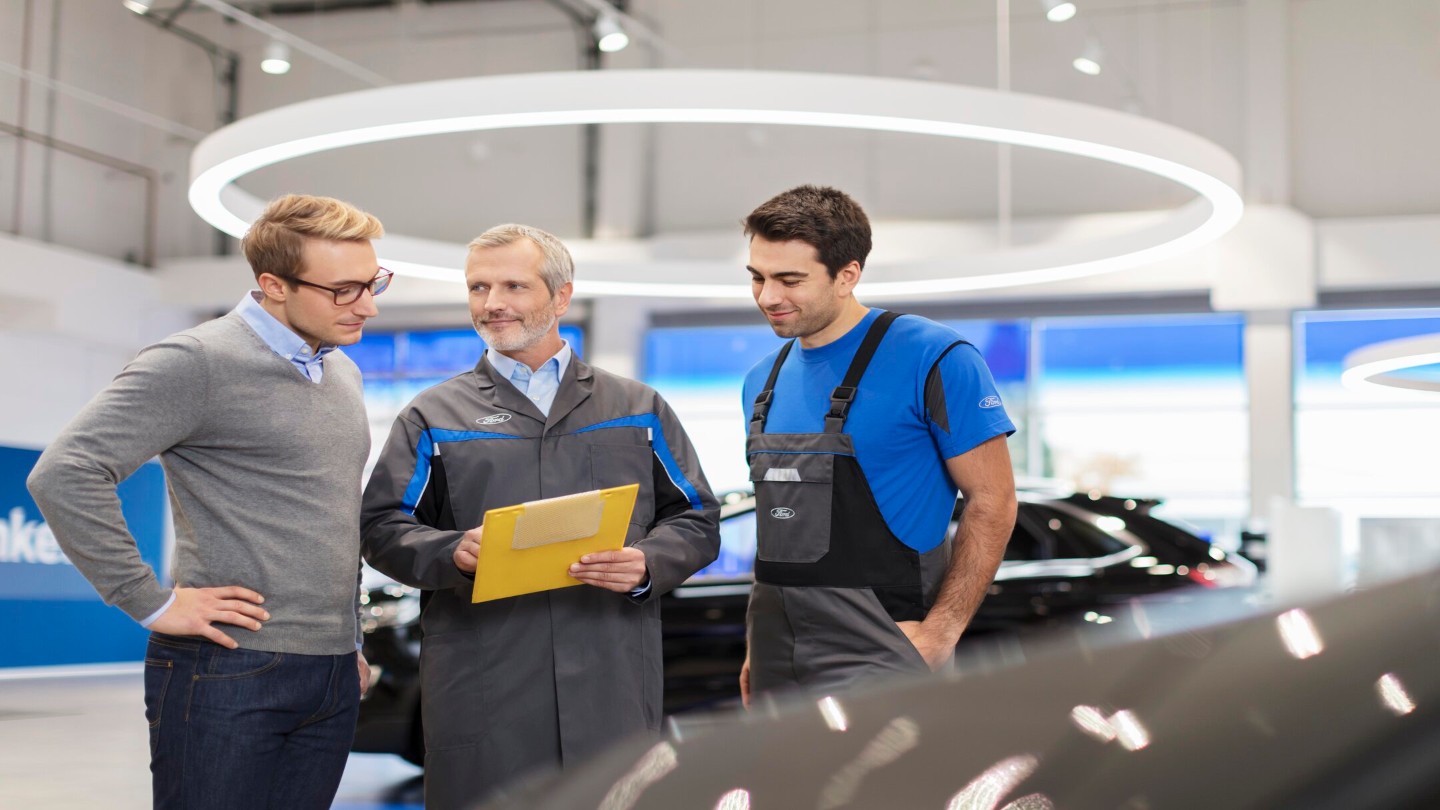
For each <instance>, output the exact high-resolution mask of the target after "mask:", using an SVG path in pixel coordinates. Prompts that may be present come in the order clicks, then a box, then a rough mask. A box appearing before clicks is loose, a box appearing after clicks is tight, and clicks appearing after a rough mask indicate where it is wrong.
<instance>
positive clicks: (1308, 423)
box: [1294, 309, 1440, 558]
mask: <svg viewBox="0 0 1440 810" xmlns="http://www.w3.org/2000/svg"><path fill="white" fill-rule="evenodd" d="M1294 324H1295V346H1296V357H1295V489H1296V494H1297V495H1298V497H1299V500H1300V502H1301V503H1302V504H1304V505H1307V506H1328V507H1331V508H1334V509H1338V510H1340V511H1341V512H1342V513H1343V514H1345V515H1347V516H1352V517H1358V518H1397V517H1398V518H1405V519H1409V520H1416V519H1424V520H1430V519H1434V518H1436V517H1440V505H1437V501H1436V499H1435V486H1434V480H1435V475H1434V459H1435V458H1436V456H1437V455H1440V431H1437V430H1435V414H1436V410H1435V405H1436V396H1435V395H1434V394H1433V393H1432V392H1427V391H1409V390H1402V389H1394V388H1381V387H1378V386H1366V387H1363V388H1359V389H1351V388H1347V387H1345V386H1344V385H1342V384H1341V382H1340V377H1341V373H1342V372H1343V370H1344V361H1345V356H1346V355H1348V354H1350V353H1351V352H1353V351H1356V350H1358V349H1362V348H1365V347H1367V346H1370V345H1372V344H1375V343H1382V342H1385V341H1390V340H1398V339H1401V338H1410V337H1419V336H1422V335H1434V334H1440V310H1436V309H1390V310H1369V311H1348V312H1303V313H1297V314H1296V316H1295V321H1294ZM1403 374H1404V375H1405V376H1408V377H1411V378H1421V379H1440V369H1437V367H1435V366H1428V367H1422V368H1418V369H1411V370H1407V371H1405V372H1403ZM1363 542H1364V540H1363V538H1362V543H1363ZM1397 558H1398V557H1397Z"/></svg>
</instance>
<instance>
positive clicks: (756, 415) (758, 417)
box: [750, 340, 795, 435]
mask: <svg viewBox="0 0 1440 810" xmlns="http://www.w3.org/2000/svg"><path fill="white" fill-rule="evenodd" d="M794 345H795V341H794V340H792V341H790V342H789V343H786V344H785V345H784V346H781V347H780V356H779V357H776V358H775V365H773V366H771V367H770V376H769V378H767V379H766V380H765V390H763V391H761V392H760V393H759V394H758V395H757V396H756V397H755V407H754V408H753V409H752V410H751V413H750V433H751V434H752V435H754V434H757V433H764V432H765V417H767V416H769V415H770V399H771V396H772V392H773V391H774V390H775V380H776V379H777V378H779V376H780V367H781V366H783V365H785V358H786V357H789V356H790V349H791V348H792V347H793V346H794Z"/></svg>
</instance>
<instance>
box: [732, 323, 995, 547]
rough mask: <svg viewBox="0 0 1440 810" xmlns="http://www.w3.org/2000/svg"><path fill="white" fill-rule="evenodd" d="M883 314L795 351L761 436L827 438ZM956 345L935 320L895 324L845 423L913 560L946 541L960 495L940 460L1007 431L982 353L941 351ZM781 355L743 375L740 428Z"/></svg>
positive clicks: (895, 531) (952, 332)
mask: <svg viewBox="0 0 1440 810" xmlns="http://www.w3.org/2000/svg"><path fill="white" fill-rule="evenodd" d="M883 311H884V310H880V309H874V308H872V309H871V310H870V311H869V312H868V313H866V315H865V318H864V319H863V320H861V321H860V323H859V324H858V325H856V326H855V328H853V329H851V330H850V331H849V332H847V333H845V336H844V337H842V338H840V339H839V340H836V341H834V342H833V343H829V344H826V345H824V346H820V347H819V348H815V349H806V348H804V347H802V346H800V345H799V344H798V343H797V344H796V346H795V348H794V349H792V350H791V351H790V356H789V357H787V358H785V365H784V367H783V368H781V369H780V376H779V378H778V379H777V380H776V381H775V392H774V394H773V399H772V400H771V405H770V413H769V416H768V418H767V419H766V422H765V432H766V433H821V432H823V431H824V430H825V414H826V413H827V412H828V411H829V410H830V392H832V391H834V390H835V386H837V385H839V384H840V382H841V380H843V379H844V377H845V372H846V370H848V369H849V368H850V361H851V360H852V359H854V357H855V352H856V350H857V349H859V348H860V342H861V340H863V339H864V337H865V333H866V332H867V331H869V329H870V325H871V324H872V323H874V321H875V319H876V318H878V317H879V316H880V313H881V312H883ZM957 340H962V337H961V336H960V334H959V333H958V332H956V331H955V330H954V329H951V328H949V327H947V326H942V325H941V324H938V323H935V322H934V321H931V320H926V319H925V318H921V317H919V316H916V315H904V316H901V317H900V318H897V319H896V320H895V322H894V323H892V324H891V325H890V331H888V332H886V333H885V339H884V340H883V341H881V342H880V346H879V348H878V349H876V351H875V356H874V357H873V358H871V360H870V366H869V368H867V369H866V371H865V376H864V377H862V378H861V380H860V385H859V387H858V388H859V390H858V391H857V392H856V395H855V401H854V403H852V404H851V406H850V413H849V415H848V416H847V417H846V420H845V428H844V430H845V432H846V433H849V434H850V435H851V437H852V439H853V441H854V444H855V456H856V459H857V460H858V461H859V463H860V469H861V470H862V471H863V472H864V474H865V479H866V481H867V482H868V483H869V484H870V491H871V492H873V493H874V494H875V500H876V502H877V503H878V505H879V507H880V514H881V516H883V517H884V518H885V523H886V525H888V526H889V527H890V531H891V532H892V533H893V534H894V535H895V537H897V538H898V539H899V540H900V541H901V542H903V543H905V544H906V545H907V546H910V547H911V548H913V549H915V550H916V551H919V552H921V553H924V552H926V551H929V550H931V549H933V548H935V547H936V546H938V545H940V544H941V543H942V542H944V540H945V534H946V532H947V531H948V530H949V526H950V516H951V513H952V512H953V511H954V506H955V496H956V493H957V492H958V490H957V488H956V486H955V483H954V481H952V480H951V479H950V473H949V471H948V470H947V469H946V468H945V459H948V458H953V457H955V456H958V455H961V454H963V453H965V452H967V451H969V450H971V449H973V448H975V447H977V446H979V445H980V444H982V443H983V442H985V441H987V440H988V439H991V438H994V437H995V436H999V435H1001V434H1005V435H1009V434H1011V433H1014V432H1015V425H1014V424H1013V423H1012V422H1011V421H1010V417H1009V416H1008V415H1006V413H1005V407H1004V406H1003V405H1002V404H1001V402H1000V395H999V394H998V393H997V392H996V390H995V380H994V379H993V378H992V377H991V376H990V369H989V368H988V367H986V365H985V360H984V359H983V358H982V357H981V356H980V352H978V351H977V350H976V349H975V347H974V346H971V345H970V344H968V343H967V344H964V345H961V346H956V347H955V348H954V349H951V350H950V351H949V352H948V353H946V352H945V349H946V348H947V347H949V346H950V345H951V344H953V343H954V342H955V341H957ZM942 353H945V356H944V358H943V359H941V360H940V365H939V379H938V380H937V381H936V384H933V385H930V386H928V388H929V390H928V391H927V390H926V389H927V385H926V381H927V379H928V377H929V375H930V369H931V368H932V367H933V366H934V365H935V361H936V359H937V358H940V355H941V354H942ZM779 354H780V352H779V350H778V349H777V350H776V351H774V352H771V353H770V355H769V356H767V357H766V358H765V359H763V360H761V361H760V362H759V363H757V364H756V365H755V367H754V368H752V369H750V373H749V374H746V375H745V388H744V394H743V396H744V398H745V401H744V407H745V421H746V424H747V425H748V424H749V421H750V415H751V412H752V411H753V410H754V407H755V397H756V396H757V395H758V394H759V393H760V391H761V390H762V389H763V388H764V387H765V380H766V378H767V377H769V375H770V369H771V367H772V366H774V365H775V358H776V357H777V356H779Z"/></svg>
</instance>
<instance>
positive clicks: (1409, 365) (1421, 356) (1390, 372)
mask: <svg viewBox="0 0 1440 810" xmlns="http://www.w3.org/2000/svg"><path fill="white" fill-rule="evenodd" d="M1436 363H1440V334H1437V335H1420V336H1419V337H1408V338H1401V339H1399V340H1387V341H1385V342H1383V343H1374V344H1371V345H1369V346H1365V347H1363V348H1360V349H1356V350H1355V351H1353V352H1351V353H1349V354H1347V355H1345V371H1344V372H1342V373H1341V374H1340V382H1341V384H1343V385H1344V386H1345V387H1346V388H1350V389H1354V390H1357V391H1358V390H1374V388H1375V387H1376V386H1378V387H1382V388H1406V389H1409V390H1411V391H1440V380H1434V379H1422V378H1419V377H1414V376H1409V377H1407V376H1405V375H1404V374H1400V373H1397V372H1403V371H1411V370H1414V369H1417V368H1423V367H1424V366H1430V365H1434V364H1436Z"/></svg>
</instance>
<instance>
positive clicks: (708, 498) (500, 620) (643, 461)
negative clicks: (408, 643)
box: [361, 358, 720, 810]
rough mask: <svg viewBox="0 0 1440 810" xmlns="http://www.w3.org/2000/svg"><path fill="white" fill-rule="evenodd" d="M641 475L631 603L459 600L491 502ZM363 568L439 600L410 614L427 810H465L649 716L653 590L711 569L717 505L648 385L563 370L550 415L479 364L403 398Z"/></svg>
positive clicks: (587, 593) (614, 599)
mask: <svg viewBox="0 0 1440 810" xmlns="http://www.w3.org/2000/svg"><path fill="white" fill-rule="evenodd" d="M636 482H639V484H640V492H639V496H638V498H637V500H636V503H635V511H634V515H633V517H632V522H631V524H630V527H629V532H628V534H627V535H626V538H625V543H626V545H630V546H636V547H638V548H640V549H642V550H643V551H644V552H645V562H646V565H647V567H648V569H649V573H650V588H649V591H648V592H646V593H645V594H643V595H642V596H641V597H638V598H636V597H631V596H629V595H626V594H619V593H614V592H611V591H606V590H603V589H600V588H596V587H592V586H589V585H580V586H576V587H569V588H562V589H559V590H554V591H546V592H541V593H537V594H529V595H525V596H518V597H514V598H510V599H501V600H496V601H493V602H483V603H480V604H478V605H472V604H471V603H470V591H471V587H472V584H473V581H472V580H471V579H470V578H468V577H467V576H465V575H464V574H462V573H461V572H460V571H459V569H457V568H456V567H455V563H454V560H453V554H454V551H455V548H456V546H457V545H459V542H460V538H461V536H462V534H463V533H464V531H465V530H467V529H471V528H474V527H475V526H478V525H480V524H481V523H482V522H483V520H484V516H485V511H486V510H487V509H494V508H498V507H504V506H511V505H514V504H518V503H523V502H525V501H530V500H536V499H540V498H551V497H556V496H560V495H569V494H573V493H576V492H584V491H587V490H591V489H598V488H603V487H612V486H620V485H624V484H633V483H636ZM361 522H362V527H363V534H364V553H365V558H366V560H367V561H368V562H369V563H370V564H371V565H372V566H374V567H375V568H376V569H378V570H380V571H381V572H383V573H385V574H387V575H389V576H391V577H394V578H395V579H397V580H399V581H400V582H403V583H406V584H408V585H413V586H416V587H420V588H425V589H428V590H431V591H433V593H431V594H430V595H429V599H428V601H427V604H426V606H425V610H424V613H423V615H422V618H421V624H422V627H423V628H424V633H425V635H424V641H423V642H422V647H421V690H422V691H421V696H422V715H423V718H424V724H425V745H426V756H425V802H426V806H427V807H430V808H441V810H443V808H450V807H460V806H466V805H468V804H470V803H472V802H474V801H475V800H477V799H479V798H482V797H484V796H487V795H493V794H494V792H495V791H496V790H497V789H501V788H504V787H505V786H506V784H507V783H512V782H513V781H514V780H515V779H516V778H517V777H520V776H523V775H525V774H526V773H531V772H535V771H537V770H544V769H547V768H554V767H557V766H567V767H568V766H571V765H574V764H576V763H577V762H579V761H581V760H583V759H585V758H586V757H588V756H590V755H593V754H595V753H597V752H599V751H601V750H603V749H604V748H605V747H606V746H607V745H608V744H610V743H612V742H615V741H617V740H619V739H620V738H622V737H624V736H626V735H627V734H630V733H633V732H636V731H640V730H642V729H658V728H659V726H660V721H661V697H662V678H661V655H660V603H659V599H658V597H659V596H660V595H661V594H663V593H666V592H667V591H670V590H671V589H673V588H674V587H675V586H676V585H679V584H680V583H681V582H683V581H684V580H685V579H686V578H687V577H689V576H690V575H691V574H693V573H694V572H696V571H698V570H699V569H701V568H703V567H704V566H705V565H707V564H709V563H710V562H711V561H712V560H714V559H715V556H716V554H717V553H718V552H719V547H720V536H719V506H718V504H717V503H716V501H715V497H714V496H713V495H712V494H711V493H710V489H709V485H708V484H707V483H706V481H705V476H704V474H703V473H702V472H701V471H700V464H699V462H698V461H697V459H696V456H695V450H694V448H693V447H692V446H691V444H690V440H689V438H688V437H687V436H686V435H685V431H684V429H683V428H681V426H680V423H679V421H678V420H677V419H676V418H675V414H674V413H673V412H671V410H670V408H669V406H668V405H667V404H666V403H665V401H664V400H662V399H661V398H660V395H659V394H657V393H655V391H654V390H652V389H650V388H649V387H647V386H645V385H642V384H641V383H638V382H635V381H633V380H628V379H625V378H623V377H618V376H616V375H613V374H610V373H608V372H605V371H602V370H600V369H595V368H591V367H590V366H587V365H586V364H585V363H582V362H580V360H579V359H578V358H574V359H572V360H571V361H570V364H569V366H568V367H567V368H566V370H565V374H564V377H563V379H562V380H561V382H560V389H559V391H558V393H557V394H556V396H555V402H554V404H553V405H552V406H551V409H550V415H549V418H548V419H547V418H546V417H544V416H542V415H541V413H540V411H539V410H538V409H537V408H536V407H535V405H534V404H533V403H532V402H530V400H529V399H527V398H526V397H525V396H524V395H523V394H521V393H520V391H519V390H517V389H516V388H515V387H514V386H513V385H511V384H510V382H509V381H508V380H505V379H503V378H501V377H500V376H499V375H498V374H496V373H495V370H494V369H493V368H492V367H491V366H490V364H489V363H488V362H487V361H486V360H485V359H483V358H482V359H481V361H480V363H479V365H477V366H476V368H475V370H474V371H472V372H467V373H465V374H461V375H459V376H457V377H454V378H452V379H450V380H447V381H445V382H443V383H441V384H439V385H437V386H435V387H433V388H431V389H429V390H427V391H425V392H423V393H421V394H420V395H419V396H417V397H416V398H415V400H414V401H413V402H411V403H410V405H409V406H408V407H406V409H405V410H404V411H403V412H402V413H401V414H400V416H399V417H398V418H397V419H396V420H395V425H394V427H393V428H392V430H391V432H390V438H389V440H388V441H387V443H386V445H385V448H384V451H383V452H382V453H381V455H380V460H379V463H378V465H377V466H376V468H375V471H374V473H372V474H371V477H370V482H369V484H368V485H367V486H366V488H365V498H364V502H363V506H362V514H361Z"/></svg>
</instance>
